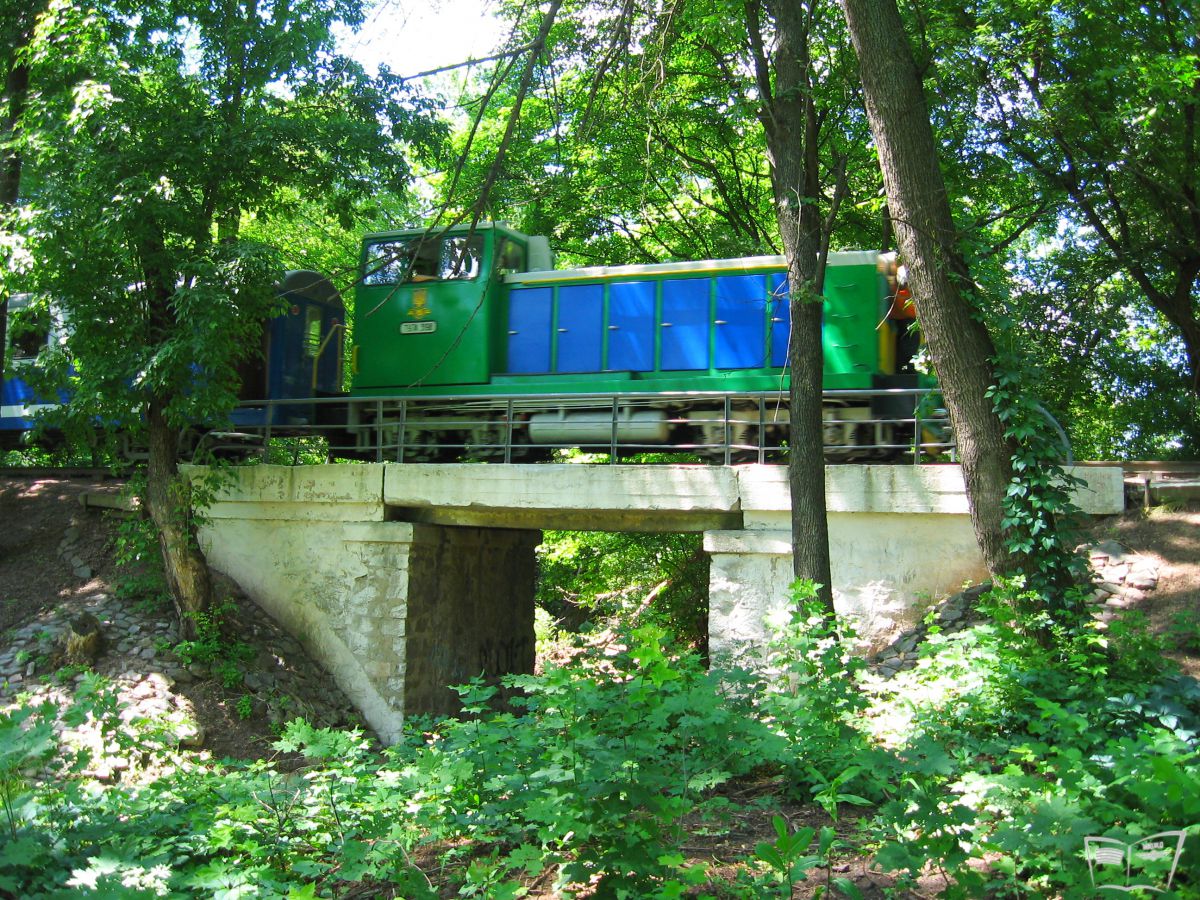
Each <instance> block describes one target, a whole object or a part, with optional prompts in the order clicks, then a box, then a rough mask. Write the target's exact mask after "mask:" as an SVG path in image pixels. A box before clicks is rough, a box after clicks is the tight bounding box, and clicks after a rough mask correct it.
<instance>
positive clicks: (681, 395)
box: [349, 223, 932, 460]
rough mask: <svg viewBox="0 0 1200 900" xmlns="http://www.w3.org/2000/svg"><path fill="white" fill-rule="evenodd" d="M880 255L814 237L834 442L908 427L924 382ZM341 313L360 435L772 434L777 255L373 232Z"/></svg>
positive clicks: (739, 448)
mask: <svg viewBox="0 0 1200 900" xmlns="http://www.w3.org/2000/svg"><path fill="white" fill-rule="evenodd" d="M894 266H895V263H894V257H891V256H888V255H882V254H879V253H875V252H871V251H854V252H843V253H831V254H830V256H829V261H828V269H827V274H826V279H825V311H824V322H825V324H824V351H825V376H824V381H825V390H826V395H825V396H826V407H827V413H826V438H825V440H826V444H827V445H828V450H827V452H828V455H829V456H830V457H831V458H843V459H850V458H854V459H863V458H872V457H886V456H889V455H895V454H896V453H897V452H898V450H899V449H902V448H904V447H906V446H909V445H911V440H912V434H913V433H914V431H913V424H912V422H913V414H914V408H915V405H916V402H917V399H918V397H919V391H920V389H926V388H929V387H930V386H931V385H932V379H930V378H928V377H926V376H921V375H919V374H917V373H915V372H912V371H904V369H905V368H907V367H906V365H905V364H906V363H907V362H908V360H905V359H901V360H897V355H896V354H897V347H898V346H903V345H904V339H903V335H904V333H905V331H906V328H907V323H905V322H896V321H891V320H890V319H889V310H890V309H894V308H895V303H894V301H895V296H894V288H893V287H892V286H891V285H892V284H893V283H894V280H893V281H889V274H890V272H891V271H892V270H894ZM889 267H891V268H889ZM354 316H355V321H354V328H353V344H352V347H351V355H350V359H351V371H352V378H353V386H352V388H351V395H352V397H353V398H355V402H353V403H352V404H351V406H350V413H349V419H350V434H351V435H352V436H353V437H354V440H355V443H356V449H357V451H358V452H359V454H360V455H364V456H370V455H371V453H372V451H374V453H375V454H376V455H377V457H378V458H380V459H414V460H417V459H455V458H459V457H460V456H461V451H462V450H463V449H464V448H468V449H469V451H470V452H471V453H472V454H473V455H476V456H482V457H485V458H486V457H490V458H501V457H503V458H504V459H512V458H523V457H526V456H530V455H533V454H532V453H531V451H532V450H534V449H537V448H540V449H546V448H550V447H562V446H583V447H589V448H594V449H609V450H618V449H619V448H620V449H623V450H625V451H633V450H644V449H656V448H663V447H674V448H684V449H688V450H691V451H693V452H697V453H699V454H701V455H707V456H717V455H723V456H724V457H725V458H726V459H729V458H730V454H731V450H730V449H729V448H732V452H733V454H734V455H735V456H736V457H737V458H753V456H754V455H755V454H756V455H757V457H758V458H759V459H760V460H762V459H764V458H766V457H767V456H769V455H770V454H771V452H772V451H776V450H778V449H779V448H780V447H781V446H782V445H783V444H784V443H785V442H786V433H787V384H788V372H787V368H786V360H787V342H788V331H789V315H788V296H787V276H786V267H785V263H784V260H783V258H782V257H778V256H760V257H750V258H745V259H725V260H704V261H699V262H682V263H662V264H654V265H635V266H614V267H590V268H584V269H555V268H554V267H553V258H552V255H551V252H550V247H549V242H548V241H547V239H546V238H542V237H533V236H529V235H525V234H521V233H520V232H517V231H514V230H513V229H511V228H509V227H507V226H505V225H504V224H502V223H491V224H483V225H477V226H475V227H474V228H469V227H467V226H465V225H464V226H457V227H454V228H450V229H447V230H444V231H427V230H423V229H419V230H407V231H396V232H387V233H380V234H370V235H367V236H366V238H365V239H364V241H363V251H362V270H361V272H360V279H359V284H358V289H357V296H356V300H355V309H354ZM371 400H373V401H374V402H367V401H371Z"/></svg>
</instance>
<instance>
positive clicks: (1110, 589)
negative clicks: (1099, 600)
mask: <svg viewBox="0 0 1200 900" xmlns="http://www.w3.org/2000/svg"><path fill="white" fill-rule="evenodd" d="M1095 587H1096V590H1097V592H1103V593H1105V594H1116V593H1118V592H1119V591H1120V590H1121V586H1120V585H1119V584H1114V583H1113V582H1111V581H1101V582H1100V583H1099V584H1097V585H1096V586H1095Z"/></svg>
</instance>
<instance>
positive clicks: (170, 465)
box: [145, 400, 212, 639]
mask: <svg viewBox="0 0 1200 900" xmlns="http://www.w3.org/2000/svg"><path fill="white" fill-rule="evenodd" d="M163 407H164V404H162V403H161V402H159V401H158V400H154V401H152V402H151V403H150V408H149V410H148V411H147V414H146V427H147V436H148V438H149V458H148V460H147V463H146V497H145V500H146V508H147V511H148V512H149V514H150V518H151V520H153V522H154V526H155V528H157V529H158V543H159V548H160V549H161V550H162V558H163V569H164V571H165V573H166V577H167V588H168V590H170V592H171V600H172V602H173V603H174V604H175V612H176V615H178V617H179V628H180V634H181V635H182V636H183V637H185V638H188V639H191V638H194V637H195V635H196V620H195V615H196V614H197V613H201V612H203V611H204V610H206V609H208V608H209V606H210V605H211V602H212V578H211V577H210V575H209V571H208V564H207V563H206V562H205V560H204V554H203V553H201V551H200V545H199V543H198V542H197V540H196V534H195V528H194V525H193V521H192V510H191V503H190V491H189V490H188V487H187V484H186V482H185V481H184V480H183V479H182V478H180V475H179V469H178V466H177V465H176V458H177V456H178V453H179V438H178V434H177V432H176V431H175V429H173V428H172V427H171V426H170V424H169V423H168V422H167V419H166V416H165V415H164V414H163V413H164V409H163Z"/></svg>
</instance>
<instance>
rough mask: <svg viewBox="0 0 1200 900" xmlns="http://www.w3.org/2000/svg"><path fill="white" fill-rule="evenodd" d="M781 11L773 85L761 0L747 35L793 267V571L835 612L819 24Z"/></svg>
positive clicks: (751, 12) (795, 11)
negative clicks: (813, 35)
mask: <svg viewBox="0 0 1200 900" xmlns="http://www.w3.org/2000/svg"><path fill="white" fill-rule="evenodd" d="M771 10H772V13H773V14H774V19H775V28H776V41H777V46H776V49H775V55H774V74H775V78H774V83H773V84H772V81H771V77H770V66H769V64H768V61H767V56H766V52H765V50H764V48H763V44H762V31H761V27H760V24H759V21H758V8H757V5H756V0H748V2H747V3H746V17H747V29H748V31H749V34H750V41H751V45H752V49H753V51H754V57H755V70H756V71H755V74H756V79H757V82H758V87H759V93H760V94H761V96H762V103H763V107H762V111H761V113H760V119H761V121H762V124H763V130H764V132H765V133H766V139H767V158H768V161H769V162H770V166H771V187H772V190H773V193H774V198H775V214H776V218H777V219H778V222H779V232H780V236H781V237H782V239H783V251H784V255H785V256H786V257H787V263H788V292H789V293H788V296H789V312H790V314H791V333H790V335H789V337H788V366H789V368H790V370H791V387H790V390H789V395H788V402H789V414H788V415H789V419H790V428H789V435H788V447H789V453H788V486H789V489H790V491H791V500H792V571H793V573H794V574H795V576H796V577H797V578H800V579H805V580H807V581H811V582H813V583H814V584H816V585H819V588H818V593H817V596H818V598H819V599H820V600H821V602H822V603H823V604H824V605H825V608H826V609H827V610H828V612H829V613H830V614H832V613H833V588H832V585H831V581H832V578H831V576H830V565H829V525H828V521H827V518H826V509H825V447H824V421H823V419H822V410H821V397H822V389H823V387H824V384H823V373H824V367H825V361H824V350H823V347H822V344H821V325H822V313H823V304H822V299H821V287H820V270H821V269H822V268H823V266H822V265H821V259H820V253H821V248H822V246H823V242H822V240H821V235H822V229H823V222H822V219H821V213H820V209H819V208H818V206H817V203H818V199H817V198H818V196H819V194H820V158H819V156H818V153H817V137H818V130H819V128H818V123H817V115H816V107H815V106H814V103H815V98H814V97H813V94H812V90H811V84H810V83H809V78H810V70H811V57H810V53H809V46H808V42H809V32H810V19H809V18H808V16H809V12H808V10H806V9H805V8H804V7H803V6H802V5H801V4H799V3H795V2H790V0H783V2H777V3H772V4H771Z"/></svg>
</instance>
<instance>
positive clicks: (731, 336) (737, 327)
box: [713, 275, 767, 369]
mask: <svg viewBox="0 0 1200 900" xmlns="http://www.w3.org/2000/svg"><path fill="white" fill-rule="evenodd" d="M766 303H767V285H766V276H765V275H727V276H723V277H720V278H718V279H717V319H716V322H715V323H714V328H713V331H714V332H715V334H716V353H717V368H718V369H756V368H758V367H760V366H762V365H764V364H765V363H766V361H767V341H766V323H765V315H764V314H765V312H766V310H765V306H766Z"/></svg>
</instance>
